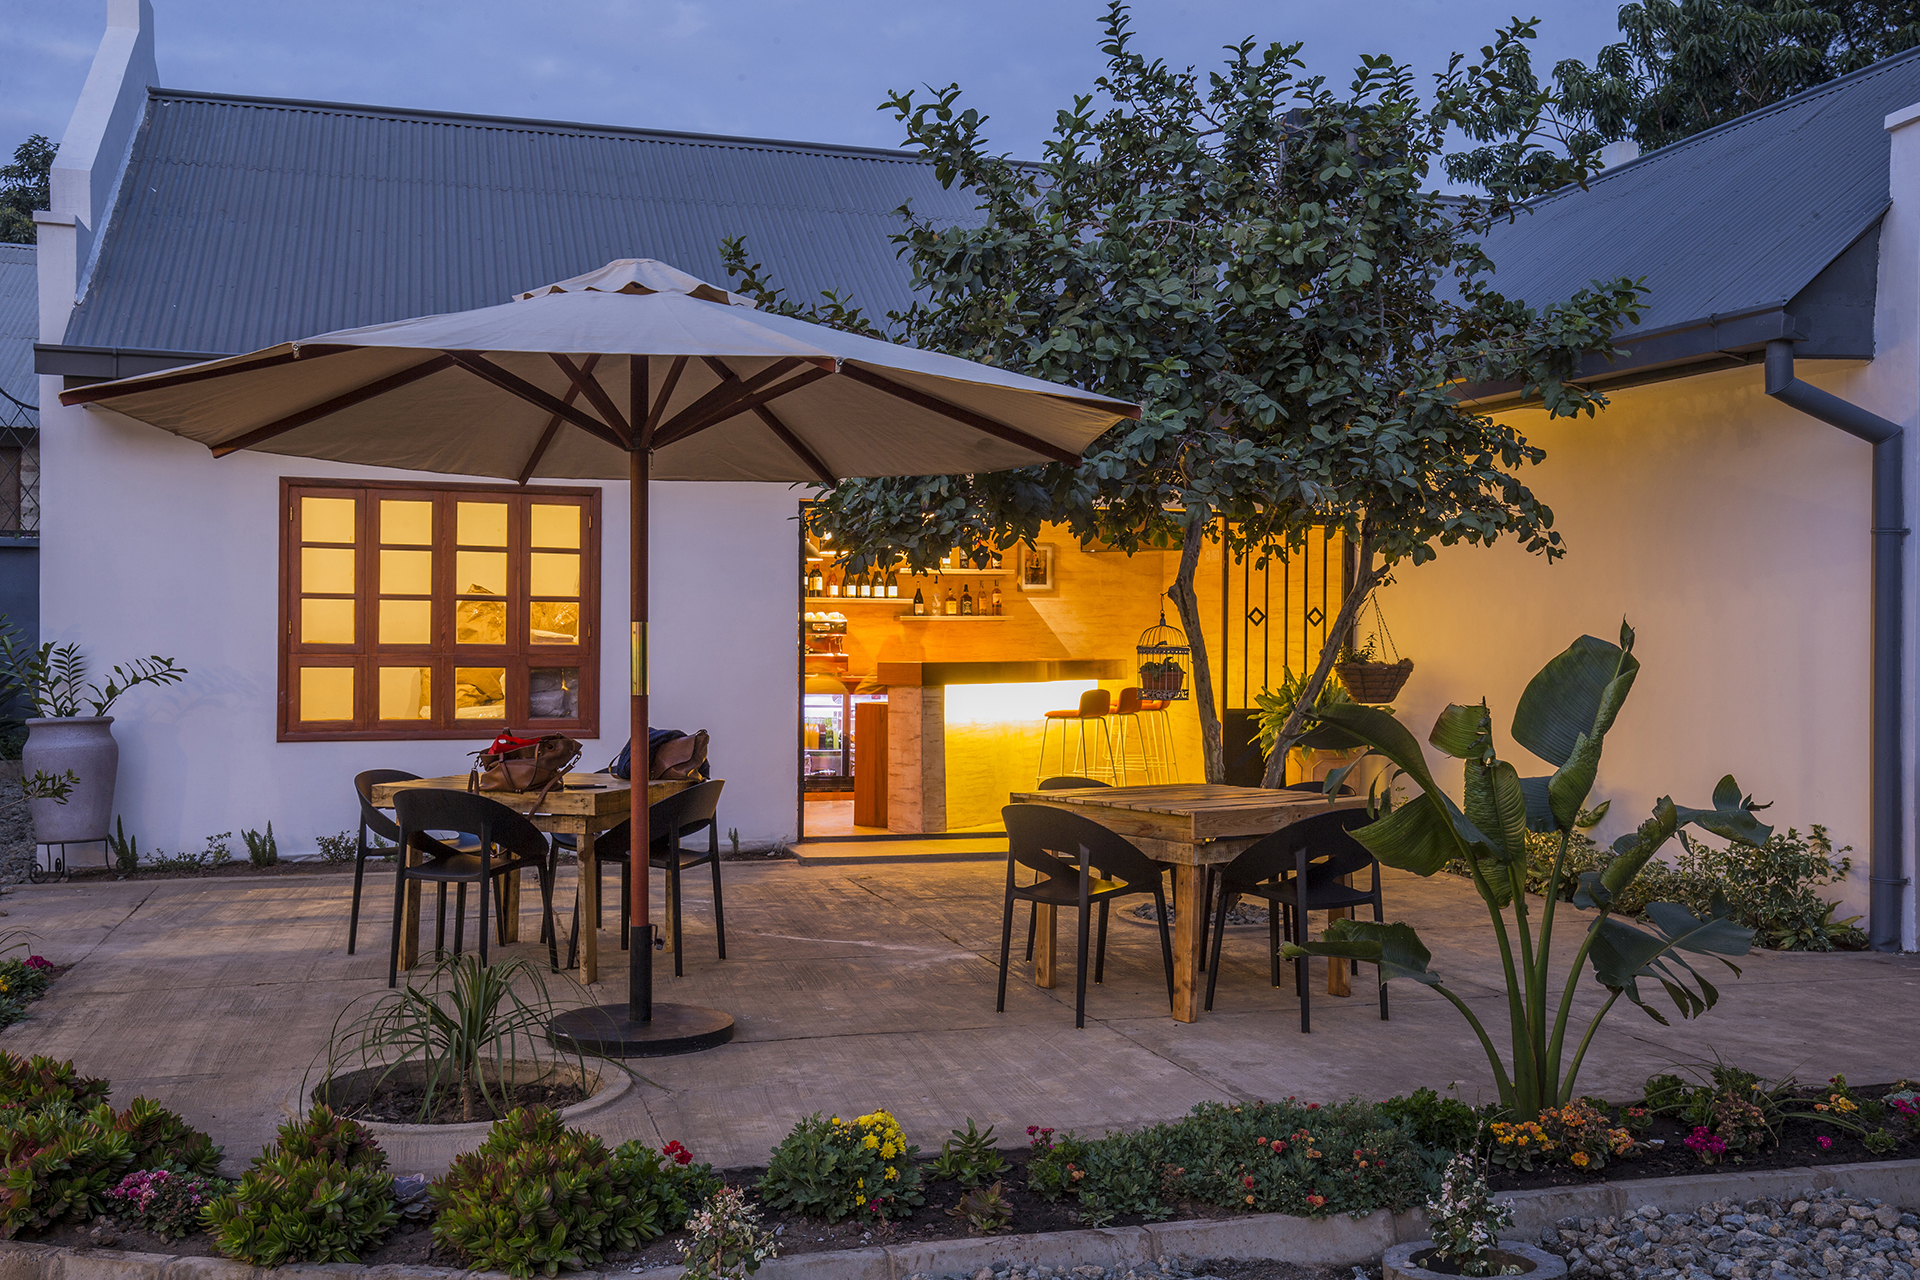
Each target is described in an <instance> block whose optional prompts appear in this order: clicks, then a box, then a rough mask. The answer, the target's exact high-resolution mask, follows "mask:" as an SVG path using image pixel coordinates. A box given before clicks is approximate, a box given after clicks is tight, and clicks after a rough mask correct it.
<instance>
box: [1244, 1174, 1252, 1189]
mask: <svg viewBox="0 0 1920 1280" xmlns="http://www.w3.org/2000/svg"><path fill="white" fill-rule="evenodd" d="M1242 1181H1243V1182H1244V1183H1245V1184H1246V1185H1247V1186H1248V1187H1249V1188H1251V1187H1252V1186H1253V1175H1252V1174H1248V1175H1247V1176H1246V1177H1245V1178H1244V1179H1242Z"/></svg>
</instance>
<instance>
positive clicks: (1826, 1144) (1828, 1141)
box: [1814, 1133, 1833, 1151]
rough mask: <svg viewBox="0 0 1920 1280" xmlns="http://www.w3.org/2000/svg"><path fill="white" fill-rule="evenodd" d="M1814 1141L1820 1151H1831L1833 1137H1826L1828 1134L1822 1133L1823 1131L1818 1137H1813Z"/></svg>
mask: <svg viewBox="0 0 1920 1280" xmlns="http://www.w3.org/2000/svg"><path fill="white" fill-rule="evenodd" d="M1814 1141H1815V1142H1817V1143H1819V1144H1820V1149H1821V1150H1822V1151H1831V1150H1833V1139H1832V1138H1829V1137H1828V1136H1827V1135H1826V1134H1824V1133H1823V1134H1821V1135H1820V1136H1819V1137H1817V1138H1815V1139H1814Z"/></svg>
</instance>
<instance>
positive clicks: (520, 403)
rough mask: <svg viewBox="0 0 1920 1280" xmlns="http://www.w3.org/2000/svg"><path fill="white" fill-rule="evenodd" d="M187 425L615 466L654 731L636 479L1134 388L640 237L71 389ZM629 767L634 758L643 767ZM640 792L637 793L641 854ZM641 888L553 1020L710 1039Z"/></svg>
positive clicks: (1102, 418)
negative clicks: (494, 285) (1083, 380)
mask: <svg viewBox="0 0 1920 1280" xmlns="http://www.w3.org/2000/svg"><path fill="white" fill-rule="evenodd" d="M60 399H61V403H63V404H69V405H73V404H96V405H101V406H103V407H106V408H110V409H113V410H115V411H117V412H119V413H123V414H126V415H127V416H128V417H131V418H137V419H139V420H140V421H142V422H147V423H151V424H152V425H154V426H156V427H159V428H161V429H162V430H165V431H171V432H173V433H174V434H175V435H179V436H184V437H186V438H187V439H189V440H198V441H199V442H200V443H202V444H204V445H206V446H207V447H208V448H209V449H211V450H212V451H213V453H214V455H215V456H216V457H219V456H224V455H226V454H230V453H233V452H235V451H237V450H241V449H252V450H258V451H261V452H265V453H280V454H288V455H291V456H294V457H301V458H324V459H327V460H330V461H334V462H345V463H351V464H355V465H359V466H371V467H400V468H405V469H408V470H414V471H433V472H440V473H445V474H452V475H464V476H500V477H504V478H507V479H511V480H516V481H518V482H520V483H521V484H525V483H527V482H528V481H529V480H531V479H533V478H535V477H550V478H555V479H581V480H627V481H629V482H631V488H630V493H631V500H632V503H633V521H632V529H633V554H632V567H633V582H632V593H633V598H632V608H633V613H632V616H633V619H634V637H635V639H634V645H635V661H634V663H633V670H634V687H633V692H632V699H631V721H632V723H631V731H632V741H633V742H634V743H636V744H637V743H644V742H645V741H646V740H647V725H648V718H647V684H646V666H645V661H644V655H645V653H646V622H647V484H646V482H647V480H648V479H650V478H651V479H660V480H762V481H789V482H800V483H819V484H831V483H832V482H833V481H834V480H836V479H838V478H841V477H844V476H878V475H941V474H948V475H950V474H959V473H967V472H978V471H997V470H1002V469H1005V468H1010V467H1023V466H1031V465H1033V464H1035V463H1040V462H1048V461H1063V462H1073V461H1077V460H1078V459H1079V456H1080V453H1081V451H1082V450H1084V449H1085V448H1086V447H1087V446H1088V445H1089V444H1091V443H1092V442H1093V441H1094V439H1095V438H1096V437H1098V436H1099V435H1101V434H1102V433H1103V432H1105V431H1106V430H1107V429H1108V428H1109V427H1111V426H1112V425H1113V424H1114V423H1115V422H1117V421H1119V420H1120V419H1122V418H1137V417H1139V416H1140V410H1139V407H1138V406H1136V405H1132V404H1129V403H1127V402H1125V401H1122V400H1112V399H1108V398H1107V397H1105V396H1096V395H1090V394H1088V393H1086V392H1082V391H1076V390H1074V389H1073V388H1070V387H1062V386H1058V385H1056V384H1054V383H1050V382H1042V381H1039V380H1038V379H1035V378H1028V377H1023V376H1021V375H1020V374H1016V373H1008V372H1006V371H1005V370H1001V369H995V368H992V367H990V366H987V365H982V364H975V363H974V362H972V361H969V360H961V359H957V358H955V357H953V356H945V355H940V354H938V353H935V352H931V351H920V350H917V349H915V348H912V347H903V346H896V345H894V344H892V343H888V342H882V341H879V340H876V339H873V338H863V337H858V336H855V335H853V334H848V333H842V332H839V331H837V330H834V329H828V328H824V327H822V326H820V325H815V324H809V323H807V322H806V321H803V320H794V319H789V318H787V317H784V316H774V315H768V314H766V313H764V312H761V311H758V310H756V309H754V307H753V305H752V303H750V302H748V301H747V300H746V299H743V298H741V297H739V296H737V295H735V294H731V293H728V292H727V291H726V290H724V289H719V288H716V287H715V286H713V285H710V284H707V283H705V282H703V281H701V280H697V279H695V278H694V277H692V276H690V275H687V274H686V273H685V272H682V271H678V270H676V269H674V268H673V267H670V266H668V265H666V264H665V263H661V262H655V261H652V260H651V259H647V258H623V259H621V260H619V261H616V262H611V263H608V264H607V265H606V266H604V267H602V268H601V269H600V270H598V271H595V272H591V273H589V274H587V275H584V276H577V277H575V278H574V279H571V280H563V281H561V282H560V283H558V284H552V285H548V286H546V287H545V288H543V289H536V290H533V291H531V292H528V293H524V294H521V295H520V296H519V297H518V298H516V299H514V300H513V301H510V302H507V303H504V304H502V305H500V306H495V307H482V308H479V309H477V310H473V311H462V312H457V313H454V314H451V315H440V316H423V317H421V318H419V319H414V320H401V321H396V322H395V323H392V324H379V325H369V326H368V327H366V328H363V329H343V330H340V331H339V332H336V333H325V334H321V335H320V336H318V337H315V338H308V339H305V340H303V341H300V342H287V343H281V344H280V345H279V346H276V347H269V348H268V349H266V350H264V351H255V352H253V353H251V354H249V355H244V356H233V357H230V358H228V359H224V360H212V361H208V362H206V363H204V364H197V365H190V366H187V367H186V368H182V369H172V370H168V371H166V372H164V373H155V374H149V375H147V376H145V377H139V378H125V379H122V380H120V381H118V382H108V383H100V384H97V385H94V386H89V387H81V388H78V389H76V390H73V391H68V392H65V393H63V394H62V395H61V397H60ZM639 772H640V773H641V774H642V776H643V777H644V774H645V772H646V770H645V768H644V767H642V768H641V769H640V770H639ZM647 826H648V824H647V809H646V806H645V805H644V804H638V805H635V806H634V820H633V822H632V824H631V828H632V843H631V845H630V849H629V852H630V857H631V858H632V865H634V866H636V867H644V866H645V865H647V864H646V861H645V859H646V857H647V851H648V848H649V840H648V836H649V832H648V830H647ZM630 892H631V894H632V896H633V903H632V914H631V919H632V927H633V930H634V936H633V938H632V939H631V946H630V950H629V954H630V957H631V960H630V963H631V966H632V974H631V977H630V985H629V988H628V1003H627V1004H623V1005H618V1006H614V1005H603V1006H599V1007H597V1008H590V1009H584V1010H575V1011H574V1012H572V1013H569V1014H567V1015H563V1017H562V1018H561V1019H558V1020H556V1022H555V1024H554V1027H553V1034H554V1036H555V1037H556V1038H557V1039H559V1040H561V1041H562V1042H566V1043H571V1044H573V1045H577V1046H579V1047H580V1048H582V1049H585V1050H587V1051H590V1052H596V1053H603V1054H607V1055H609V1056H623V1057H630V1056H653V1055H658V1054H662V1053H678V1052H685V1051H687V1050H690V1049H699V1048H705V1047H708V1046H710V1045H714V1044H719V1043H723V1042H724V1041H725V1040H727V1039H728V1038H730V1037H731V1035H732V1027H733V1021H732V1019H731V1018H729V1017H727V1016H726V1015H725V1014H723V1013H720V1012H718V1011H717V1010H710V1009H698V1008H690V1007H688V1006H684V1005H667V1004H655V1003H654V1001H653V997H652V988H653V982H652V963H653V948H652V946H651V945H650V943H651V940H652V927H651V924H650V922H649V914H648V901H647V898H648V877H647V876H644V875H636V876H632V877H630Z"/></svg>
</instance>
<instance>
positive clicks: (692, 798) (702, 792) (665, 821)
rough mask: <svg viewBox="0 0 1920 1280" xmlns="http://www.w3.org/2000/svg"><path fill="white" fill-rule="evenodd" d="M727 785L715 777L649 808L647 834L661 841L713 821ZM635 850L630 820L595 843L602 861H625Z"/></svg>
mask: <svg viewBox="0 0 1920 1280" xmlns="http://www.w3.org/2000/svg"><path fill="white" fill-rule="evenodd" d="M726 785H727V784H726V782H725V780H723V779H720V778H715V779H714V780H713V781H712V782H702V783H700V784H699V785H698V786H692V787H688V788H687V789H686V790H685V791H676V792H674V793H673V794H672V795H670V796H667V797H666V798H664V799H662V800H660V801H657V802H656V803H654V804H652V805H650V806H648V808H647V835H648V836H649V837H650V838H651V839H653V840H661V839H665V838H666V837H667V835H668V833H669V832H671V831H674V830H678V831H680V832H681V833H682V834H684V833H686V832H687V831H689V830H692V829H693V828H695V827H698V826H699V825H700V824H701V823H703V822H712V821H714V820H715V816H716V815H717V813H718V812H719V808H720V788H722V787H724V786H726ZM632 848H633V823H632V822H631V821H628V822H623V823H621V824H620V825H619V826H617V827H614V828H612V829H611V830H607V831H603V832H601V833H600V835H599V837H598V838H597V839H595V840H594V842H593V852H594V855H595V856H596V857H601V858H614V859H619V858H624V857H626V856H627V854H628V853H629V852H630V851H631V850H632Z"/></svg>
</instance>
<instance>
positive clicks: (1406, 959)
mask: <svg viewBox="0 0 1920 1280" xmlns="http://www.w3.org/2000/svg"><path fill="white" fill-rule="evenodd" d="M1281 954H1282V955H1284V956H1286V957H1287V959H1289V960H1298V959H1299V958H1300V957H1301V956H1333V957H1337V958H1339V959H1343V960H1361V961H1365V962H1368V963H1372V964H1377V965H1379V966H1380V973H1381V976H1383V977H1386V978H1389V979H1391V978H1411V979H1412V980H1413V981H1415V982H1419V983H1424V984H1425V985H1427V986H1430V987H1435V986H1439V985H1440V982H1441V978H1440V975H1439V974H1437V973H1434V972H1433V971H1432V970H1430V969H1429V968H1427V964H1428V962H1430V961H1431V960H1432V959H1433V955H1432V953H1431V952H1429V951H1428V950H1427V948H1426V946H1425V944H1423V943H1422V942H1421V941H1420V935H1419V934H1417V933H1415V932H1414V930H1413V926H1412V925H1406V924H1381V923H1378V922H1377V921H1373V920H1332V921H1329V922H1328V923H1327V928H1326V932H1325V933H1323V934H1322V935H1321V936H1320V939H1319V941H1317V942H1307V943H1303V944H1299V945H1296V944H1294V943H1291V942H1290V943H1288V944H1287V945H1286V946H1285V947H1282V948H1281Z"/></svg>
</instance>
